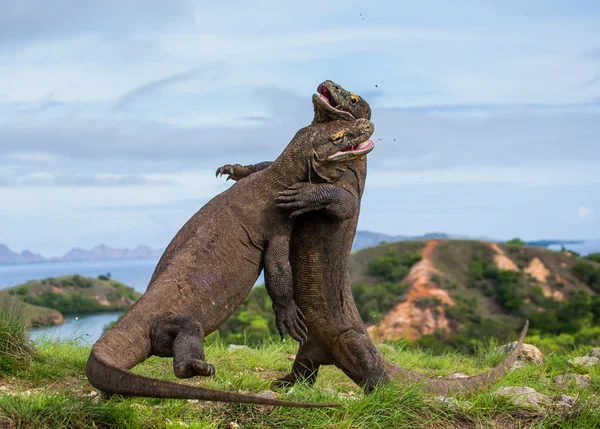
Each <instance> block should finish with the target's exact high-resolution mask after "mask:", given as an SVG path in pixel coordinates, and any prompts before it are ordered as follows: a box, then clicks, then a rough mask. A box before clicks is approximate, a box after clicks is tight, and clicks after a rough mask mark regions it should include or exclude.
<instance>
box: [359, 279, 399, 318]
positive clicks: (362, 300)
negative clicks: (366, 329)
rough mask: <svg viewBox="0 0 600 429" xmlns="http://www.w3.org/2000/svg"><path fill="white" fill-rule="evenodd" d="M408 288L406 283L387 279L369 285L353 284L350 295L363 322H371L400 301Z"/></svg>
mask: <svg viewBox="0 0 600 429" xmlns="http://www.w3.org/2000/svg"><path fill="white" fill-rule="evenodd" d="M408 288H409V285H408V284H406V283H394V282H389V281H384V282H381V283H379V284H377V285H369V286H366V285H362V284H354V285H352V295H353V297H354V301H355V302H356V307H357V308H358V312H359V314H360V317H361V319H362V320H363V322H365V323H373V321H375V320H377V319H379V318H380V317H381V316H382V315H383V314H385V313H387V312H388V311H390V310H391V309H392V308H393V307H394V305H396V303H398V302H399V301H401V299H402V295H403V294H404V293H405V292H406V291H407V290H408Z"/></svg>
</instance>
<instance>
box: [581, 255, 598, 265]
mask: <svg viewBox="0 0 600 429" xmlns="http://www.w3.org/2000/svg"><path fill="white" fill-rule="evenodd" d="M585 259H589V260H590V261H592V262H597V263H599V264H600V252H599V253H590V254H589V255H587V256H585Z"/></svg>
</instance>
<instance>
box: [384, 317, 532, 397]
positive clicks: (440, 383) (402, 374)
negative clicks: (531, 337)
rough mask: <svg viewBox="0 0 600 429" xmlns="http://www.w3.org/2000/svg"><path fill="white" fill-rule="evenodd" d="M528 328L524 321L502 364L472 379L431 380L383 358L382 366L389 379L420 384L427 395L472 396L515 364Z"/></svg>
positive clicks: (526, 322) (527, 323)
mask: <svg viewBox="0 0 600 429" xmlns="http://www.w3.org/2000/svg"><path fill="white" fill-rule="evenodd" d="M528 327H529V320H527V321H525V326H524V327H523V331H522V332H521V336H520V337H519V342H518V343H517V346H516V347H515V348H514V350H513V351H512V352H511V353H510V354H509V355H508V356H507V357H506V359H505V360H504V362H502V363H501V364H500V365H498V366H496V367H494V368H492V369H490V370H489V371H487V372H485V373H483V374H479V375H474V376H472V377H467V378H456V379H451V380H449V379H443V378H442V379H438V378H436V379H432V378H430V377H426V376H424V375H423V374H419V373H416V372H413V371H409V370H407V369H404V368H402V367H399V366H398V365H396V364H395V363H394V362H391V361H389V360H388V359H385V358H383V365H384V368H385V370H386V372H387V373H388V375H389V376H390V378H392V379H399V380H409V381H417V382H422V383H423V389H424V390H425V391H426V392H429V393H435V394H438V395H444V396H447V395H448V394H449V393H467V394H473V393H475V392H477V391H478V390H480V389H483V388H485V387H488V386H490V385H492V384H493V383H495V382H496V381H497V380H498V379H500V377H502V376H503V375H504V374H506V373H507V372H508V370H509V369H510V367H511V366H512V364H513V363H515V361H516V360H517V358H518V357H519V353H521V349H522V348H523V340H524V339H525V335H527V328H528Z"/></svg>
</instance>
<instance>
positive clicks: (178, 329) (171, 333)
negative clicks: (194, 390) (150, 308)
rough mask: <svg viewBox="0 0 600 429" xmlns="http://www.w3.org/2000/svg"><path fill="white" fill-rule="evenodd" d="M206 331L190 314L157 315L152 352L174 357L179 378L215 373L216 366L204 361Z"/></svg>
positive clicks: (151, 334) (152, 326)
mask: <svg viewBox="0 0 600 429" xmlns="http://www.w3.org/2000/svg"><path fill="white" fill-rule="evenodd" d="M203 342H204V330H203V329H202V325H200V322H199V321H198V320H197V319H196V318H195V317H194V316H192V315H190V314H176V315H170V316H164V317H158V318H156V319H154V320H153V321H152V325H151V327H150V344H151V353H152V354H153V355H155V356H160V357H173V370H174V371H175V376H176V377H177V378H190V377H194V376H196V375H202V376H213V375H215V373H216V371H215V367H214V366H212V365H211V364H209V363H207V362H205V361H204V346H203Z"/></svg>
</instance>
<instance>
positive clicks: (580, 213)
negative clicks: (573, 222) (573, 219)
mask: <svg viewBox="0 0 600 429" xmlns="http://www.w3.org/2000/svg"><path fill="white" fill-rule="evenodd" d="M592 213H593V210H592V209H590V208H587V207H584V206H581V207H579V208H578V209H577V218H579V219H581V220H583V219H588V218H589V217H590V216H592Z"/></svg>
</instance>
